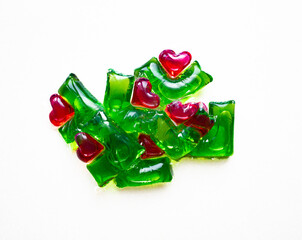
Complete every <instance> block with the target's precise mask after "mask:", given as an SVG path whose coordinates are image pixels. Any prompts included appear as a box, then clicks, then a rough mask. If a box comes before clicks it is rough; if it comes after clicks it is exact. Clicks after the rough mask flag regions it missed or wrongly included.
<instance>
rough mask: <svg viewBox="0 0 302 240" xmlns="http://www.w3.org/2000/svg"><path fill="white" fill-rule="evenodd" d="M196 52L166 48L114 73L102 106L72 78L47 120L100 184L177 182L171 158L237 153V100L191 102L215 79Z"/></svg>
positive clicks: (109, 75) (56, 96) (56, 97)
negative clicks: (195, 57)
mask: <svg viewBox="0 0 302 240" xmlns="http://www.w3.org/2000/svg"><path fill="white" fill-rule="evenodd" d="M191 58H192V57H191V54H190V53H189V52H182V53H180V54H175V52H174V51H172V50H164V51H162V52H161V53H160V55H159V58H158V59H157V58H155V57H153V58H151V59H150V60H149V61H148V62H147V63H145V64H144V65H143V66H141V67H139V68H137V69H135V70H134V75H124V74H120V73H117V72H115V71H114V70H112V69H109V71H108V73H107V86H106V92H105V97H104V101H103V104H102V103H100V102H99V101H98V100H97V99H96V98H95V97H94V96H93V95H92V94H91V93H90V92H89V91H88V90H87V89H86V88H85V87H84V85H83V84H82V82H80V80H79V79H78V78H77V77H76V75H74V74H70V75H69V76H68V78H67V79H66V81H65V82H64V83H63V85H62V86H61V87H60V88H59V90H58V93H59V94H54V95H52V96H51V97H50V103H51V106H52V111H51V112H50V115H49V118H50V121H51V123H52V124H53V125H55V126H57V127H59V129H58V130H59V132H60V134H61V135H62V137H63V138H64V140H65V141H66V143H68V144H71V145H72V146H73V147H74V149H76V153H77V156H78V158H79V159H80V160H82V161H83V162H85V163H87V168H88V170H89V171H90V173H91V174H92V176H93V177H94V179H95V180H96V182H97V184H98V185H99V186H100V187H103V186H105V185H106V184H107V183H108V182H110V181H111V180H114V182H115V184H116V186H117V187H120V188H123V187H129V186H142V185H148V184H154V183H161V182H170V181H171V180H172V167H171V160H174V161H179V160H180V159H181V158H183V157H190V158H192V157H193V158H225V157H228V156H230V155H232V154H233V139H234V137H233V136H234V109H235V101H233V100H231V101H226V102H210V103H209V107H207V106H206V105H205V104H204V103H202V102H189V97H190V96H192V94H194V95H195V96H196V93H197V92H198V91H200V90H201V88H202V87H204V86H205V85H207V84H208V83H210V82H211V81H213V78H212V77H211V76H210V75H209V74H208V73H206V72H204V71H202V70H201V67H200V65H199V63H198V62H197V61H194V62H193V63H191V64H190V62H191Z"/></svg>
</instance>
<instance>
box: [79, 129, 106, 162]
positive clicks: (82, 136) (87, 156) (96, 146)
mask: <svg viewBox="0 0 302 240" xmlns="http://www.w3.org/2000/svg"><path fill="white" fill-rule="evenodd" d="M75 141H76V143H77V144H78V146H79V147H78V149H77V155H78V158H79V159H80V160H82V161H83V162H88V161H90V160H92V159H94V158H95V157H96V156H97V155H99V154H100V152H101V151H103V149H104V146H103V145H102V144H101V143H99V142H98V141H97V140H95V139H94V138H93V137H91V136H90V135H89V134H87V133H84V132H80V133H78V134H77V135H75Z"/></svg>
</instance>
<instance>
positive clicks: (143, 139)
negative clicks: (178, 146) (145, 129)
mask: <svg viewBox="0 0 302 240" xmlns="http://www.w3.org/2000/svg"><path fill="white" fill-rule="evenodd" d="M138 142H139V144H140V145H142V146H143V147H144V148H145V152H144V153H143V154H142V155H141V159H146V158H152V157H159V156H162V155H163V154H164V153H165V151H164V150H162V149H161V148H159V147H158V146H157V145H156V143H155V142H153V140H152V139H151V137H150V136H149V135H146V134H143V133H141V134H140V135H139V136H138Z"/></svg>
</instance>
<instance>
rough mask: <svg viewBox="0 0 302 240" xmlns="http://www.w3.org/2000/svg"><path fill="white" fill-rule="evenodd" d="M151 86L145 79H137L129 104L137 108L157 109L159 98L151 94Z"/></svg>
mask: <svg viewBox="0 0 302 240" xmlns="http://www.w3.org/2000/svg"><path fill="white" fill-rule="evenodd" d="M151 89H152V85H151V83H150V81H149V80H148V79H147V78H139V79H137V80H136V81H135V83H134V88H133V94H132V99H131V104H132V105H133V106H138V107H146V108H157V107H158V106H159V103H160V99H159V96H158V95H157V94H155V93H152V92H151Z"/></svg>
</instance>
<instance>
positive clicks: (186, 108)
mask: <svg viewBox="0 0 302 240" xmlns="http://www.w3.org/2000/svg"><path fill="white" fill-rule="evenodd" d="M198 109H199V104H198V103H186V104H182V103H181V102H179V101H174V102H172V103H170V104H169V105H167V107H166V110H165V111H166V113H167V114H168V116H169V117H170V118H171V119H172V120H173V122H175V123H176V125H179V124H181V123H183V122H185V121H187V120H189V119H190V118H191V117H193V116H194V115H195V114H196V113H197V111H198Z"/></svg>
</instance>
